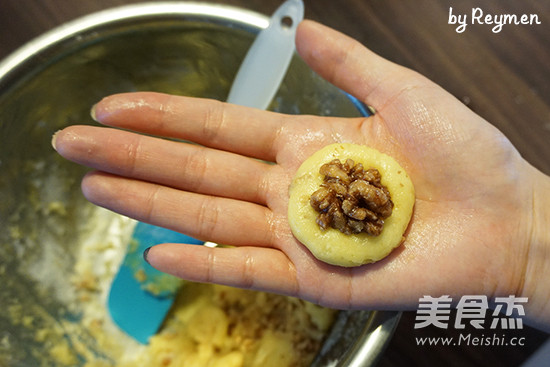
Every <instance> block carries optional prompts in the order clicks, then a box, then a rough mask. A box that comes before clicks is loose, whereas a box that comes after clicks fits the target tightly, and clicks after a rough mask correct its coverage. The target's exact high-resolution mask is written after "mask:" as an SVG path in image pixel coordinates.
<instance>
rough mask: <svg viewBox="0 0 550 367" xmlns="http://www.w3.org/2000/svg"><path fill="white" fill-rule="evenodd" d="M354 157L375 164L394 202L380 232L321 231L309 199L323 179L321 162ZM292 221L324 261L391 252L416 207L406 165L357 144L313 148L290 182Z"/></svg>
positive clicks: (368, 259)
mask: <svg viewBox="0 0 550 367" xmlns="http://www.w3.org/2000/svg"><path fill="white" fill-rule="evenodd" d="M347 158H351V159H353V161H354V162H356V163H361V164H363V166H364V167H365V168H375V169H377V170H378V171H379V172H380V174H381V176H382V185H384V186H386V188H387V189H388V190H389V191H390V196H391V200H392V201H393V204H394V207H393V211H392V214H391V216H390V217H389V218H387V219H386V220H385V221H384V229H383V230H382V233H381V234H380V235H379V236H370V235H368V234H366V233H360V234H351V235H347V234H344V233H342V232H340V231H338V230H336V229H333V228H329V229H327V230H324V231H323V230H321V229H320V228H319V226H318V225H317V223H316V222H315V219H316V218H317V214H318V213H317V212H316V211H315V209H313V207H312V206H311V205H310V204H309V198H310V197H311V194H312V193H313V192H315V190H317V189H318V188H319V185H320V184H321V183H322V182H323V176H322V175H321V174H320V173H319V167H320V166H321V165H322V164H324V163H327V162H330V161H332V160H333V159H340V160H341V161H345V160H346V159H347ZM289 193H290V200H289V203H288V221H289V224H290V228H291V230H292V233H293V234H294V236H295V237H296V238H297V239H298V240H299V241H300V242H301V243H303V244H304V245H305V246H306V247H307V248H308V249H309V250H310V251H311V253H312V254H313V255H314V256H315V257H316V258H317V259H319V260H321V261H324V262H326V263H328V264H332V265H338V266H345V267H351V266H359V265H363V264H367V263H372V262H375V261H378V260H380V259H383V258H384V257H386V256H387V255H388V254H389V253H390V252H391V251H392V250H393V249H394V248H396V247H397V246H399V245H400V244H401V242H402V241H403V234H404V232H405V230H406V228H407V225H408V224H409V221H410V219H411V216H412V212H413V207H414V186H413V184H412V181H411V179H410V178H409V176H408V175H407V173H406V172H405V170H404V169H403V168H402V167H401V166H400V165H399V163H397V162H396V161H395V160H394V159H393V158H391V157H390V156H388V155H386V154H383V153H381V152H379V151H377V150H376V149H373V148H369V147H366V146H362V145H357V144H344V143H340V144H331V145H328V146H326V147H324V148H323V149H321V150H319V151H317V152H316V153H314V154H313V155H312V156H311V157H309V158H308V159H306V160H305V162H304V163H302V165H301V166H300V168H299V169H298V171H297V172H296V175H295V176H294V180H293V181H292V184H291V186H290V191H289Z"/></svg>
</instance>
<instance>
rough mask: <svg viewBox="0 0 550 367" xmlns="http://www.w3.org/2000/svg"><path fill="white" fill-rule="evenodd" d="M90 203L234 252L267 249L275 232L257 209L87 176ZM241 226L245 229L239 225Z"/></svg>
mask: <svg viewBox="0 0 550 367" xmlns="http://www.w3.org/2000/svg"><path fill="white" fill-rule="evenodd" d="M82 191H83V193H84V196H85V197H86V198H87V199H88V200H89V201H90V202H92V203H94V204H96V205H99V206H102V207H104V208H107V209H109V210H112V211H114V212H117V213H120V214H123V215H125V216H128V217H131V218H134V219H137V220H139V221H143V222H147V223H150V224H153V225H157V226H161V227H165V228H169V229H172V230H175V231H178V232H181V233H185V234H186V235H189V236H191V237H194V238H197V239H199V240H204V241H213V242H218V243H223V244H227V245H233V246H243V245H249V246H271V245H272V243H273V238H272V237H271V236H272V233H273V228H272V226H275V222H274V220H273V216H272V213H271V211H270V210H269V209H268V208H266V207H264V206H261V205H257V204H252V203H248V202H244V201H239V200H233V199H227V198H220V197H215V196H208V195H200V194H195V193H189V192H185V191H181V190H177V189H174V188H170V187H166V186H162V185H157V184H153V183H150V182H144V181H139V180H133V179H129V178H124V177H120V176H114V175H111V174H107V173H103V172H91V173H89V174H87V175H86V176H85V177H84V179H83V181H82ZM242 223H245V225H243V224H242Z"/></svg>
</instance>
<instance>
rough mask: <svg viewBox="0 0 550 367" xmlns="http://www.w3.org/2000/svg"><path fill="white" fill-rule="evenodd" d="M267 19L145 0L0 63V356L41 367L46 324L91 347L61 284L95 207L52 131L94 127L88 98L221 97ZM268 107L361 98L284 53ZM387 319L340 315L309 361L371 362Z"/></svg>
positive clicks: (351, 110)
mask: <svg viewBox="0 0 550 367" xmlns="http://www.w3.org/2000/svg"><path fill="white" fill-rule="evenodd" d="M267 23H268V18H267V17H266V16H264V15H260V14H257V13H252V12H250V11H247V10H243V9H239V8H233V7H227V6H220V5H210V4H205V3H190V2H181V3H173V2H171V3H151V4H147V3H145V4H140V5H132V6H126V7H123V8H116V9H110V10H106V11H103V12H100V13H96V14H92V15H90V16H86V17H84V18H81V19H78V20H76V21H73V22H71V23H68V24H66V25H63V26H60V27H58V28H56V29H54V30H52V31H50V32H48V33H47V34H44V35H43V36H42V37H39V38H37V39H35V40H34V41H32V42H30V43H28V44H27V45H25V46H24V47H22V48H21V49H19V50H17V51H16V52H15V53H13V54H12V55H10V56H9V57H8V58H7V59H5V60H4V61H3V62H2V63H0V134H1V141H0V249H1V250H0V277H1V281H0V306H1V308H2V312H0V365H6V366H40V365H48V366H49V365H52V364H51V363H50V362H51V361H50V359H49V358H50V354H51V353H50V354H49V353H48V352H47V351H48V349H47V347H48V346H47V344H48V340H47V338H45V337H42V338H40V337H37V335H38V334H39V332H40V331H42V330H50V329H52V330H53V329H55V330H57V331H58V335H61V336H62V337H64V338H66V339H67V340H68V341H69V342H68V346H69V347H70V348H73V347H74V348H76V347H77V345H75V342H74V341H75V340H78V341H79V342H81V343H82V345H88V347H89V348H92V349H93V345H94V341H93V340H91V339H92V338H91V337H90V336H89V335H87V334H86V333H85V332H84V331H83V330H80V329H79V321H80V318H81V313H79V308H78V307H76V308H75V307H74V304H72V305H69V304H68V301H67V299H70V300H74V297H73V298H71V297H72V296H71V295H67V294H66V293H67V289H70V288H71V283H70V282H71V273H72V272H73V271H74V263H75V261H77V260H78V259H77V257H78V256H81V255H79V254H80V249H81V248H82V243H83V242H84V241H85V238H83V235H82V231H83V228H84V227H85V226H86V225H90V223H88V218H89V216H90V215H91V213H92V212H93V210H95V208H94V207H93V206H92V205H91V204H89V203H87V202H86V201H85V200H84V199H83V197H82V195H81V193H80V187H79V182H80V178H81V177H82V175H83V173H84V169H83V168H82V167H78V166H76V165H74V164H72V163H69V162H66V161H64V160H62V159H61V158H59V157H58V156H57V154H56V153H55V152H54V151H53V149H52V148H51V146H50V139H51V136H52V134H53V133H54V132H55V131H56V130H58V129H61V128H63V127H65V126H67V125H71V124H75V123H79V124H83V123H84V124H93V122H92V120H91V119H90V117H89V116H88V113H89V109H90V106H91V105H93V104H94V103H95V102H97V101H98V100H99V99H101V98H102V97H103V96H105V95H108V94H112V93H116V92H128V91H138V90H154V91H160V92H167V93H175V94H182V95H190V96H200V97H208V98H216V99H220V100H225V98H226V96H227V93H228V90H229V87H230V84H231V82H232V79H233V77H234V75H235V73H236V70H237V68H238V66H239V64H240V61H241V60H242V58H243V57H244V55H245V53H246V50H247V49H248V47H249V46H250V44H251V42H252V40H253V37H254V35H255V34H256V33H257V32H258V31H259V30H260V29H261V28H263V27H265V26H266V25H267ZM266 72H269V71H268V70H266ZM270 108H271V109H273V110H276V111H280V112H284V113H296V114H298V113H304V114H317V115H336V116H359V115H360V109H361V106H360V105H359V104H358V103H356V101H353V100H352V99H350V98H349V97H348V96H347V95H345V94H344V93H342V92H341V91H340V90H338V89H336V88H334V87H333V86H331V85H329V84H328V83H326V82H325V81H323V80H321V79H320V78H319V77H318V76H316V75H315V74H314V73H313V72H312V71H310V70H309V69H308V67H307V66H306V65H305V64H304V63H303V62H302V61H301V60H300V59H299V58H298V57H295V58H294V59H293V61H292V64H291V67H290V69H289V71H288V75H287V76H286V78H285V80H284V82H283V85H282V87H281V89H280V90H279V92H278V94H277V96H276V98H275V100H274V102H273V103H272V105H271V107H270ZM94 225H95V224H94ZM99 225H100V226H101V224H99ZM82 302H84V301H82ZM398 319H399V313H394V312H378V311H354V312H340V313H339V317H338V320H337V322H336V324H335V326H334V327H333V329H332V331H331V333H330V335H329V336H328V338H327V340H326V342H325V344H324V346H323V348H322V350H321V352H320V353H319V355H318V357H317V359H316V360H315V362H314V366H368V365H372V364H373V363H375V361H376V360H377V358H378V357H379V356H380V354H381V353H382V351H383V349H384V346H385V345H386V344H387V342H388V340H389V338H390V337H391V334H392V333H393V330H394V328H395V326H396V324H397V322H398ZM74 333H77V334H78V337H77V338H76V339H75V337H74V335H72V334H74ZM94 353H96V354H98V355H101V353H102V351H101V350H94ZM84 359H85V357H82V358H80V360H79V361H78V363H79V364H81V365H82V364H83V363H84Z"/></svg>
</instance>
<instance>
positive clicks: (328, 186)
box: [310, 159, 393, 236]
mask: <svg viewBox="0 0 550 367" xmlns="http://www.w3.org/2000/svg"><path fill="white" fill-rule="evenodd" d="M319 173H321V174H322V175H323V176H324V179H323V183H322V184H321V188H320V189H319V190H317V191H315V192H314V193H313V194H312V195H311V198H310V204H311V206H312V207H313V208H314V209H315V210H316V211H317V212H318V213H319V215H318V216H317V224H318V225H319V227H321V229H323V230H326V229H327V228H328V227H332V228H334V229H337V230H339V231H340V232H342V233H344V234H357V233H361V232H365V233H367V234H369V235H372V236H378V235H379V234H380V233H382V228H383V226H384V219H386V218H388V217H389V216H390V215H391V213H392V209H393V202H392V201H391V197H390V192H389V191H388V189H387V188H386V187H385V186H383V185H382V184H381V183H380V180H381V177H380V172H379V171H378V170H377V169H367V170H365V169H364V168H363V165H362V164H361V163H358V164H355V162H354V161H353V160H352V159H347V160H346V162H345V163H343V164H342V163H341V162H340V160H339V159H335V160H333V161H331V162H329V163H326V164H323V165H322V166H321V168H320V169H319Z"/></svg>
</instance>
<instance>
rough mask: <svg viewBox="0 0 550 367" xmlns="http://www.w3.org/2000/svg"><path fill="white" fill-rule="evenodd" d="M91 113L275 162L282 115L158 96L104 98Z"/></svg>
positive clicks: (107, 120)
mask: <svg viewBox="0 0 550 367" xmlns="http://www.w3.org/2000/svg"><path fill="white" fill-rule="evenodd" d="M92 115H93V116H94V118H95V119H96V120H97V121H98V122H100V123H103V124H105V125H109V126H116V127H122V128H126V129H131V130H135V131H141V132H145V133H148V134H155V135H161V136H167V137H173V138H178V139H184V140H191V141H193V142H196V143H199V144H202V145H205V146H209V147H213V148H217V149H222V150H226V151H230V152H235V153H239V154H242V155H247V156H251V157H255V158H259V159H263V160H267V161H274V160H275V156H276V151H275V149H274V144H275V142H276V140H277V136H278V135H279V131H280V130H281V129H282V127H283V125H284V123H283V121H282V120H283V117H282V115H279V114H275V113H272V112H266V111H262V110H257V109H253V108H247V107H242V106H236V105H231V104H228V103H221V102H219V101H215V100H209V99H200V98H189V97H181V96H172V95H167V94H160V93H128V94H119V95H113V96H109V97H106V98H104V99H103V100H102V101H100V102H99V103H98V104H97V105H95V106H94V108H93V112H92Z"/></svg>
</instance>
